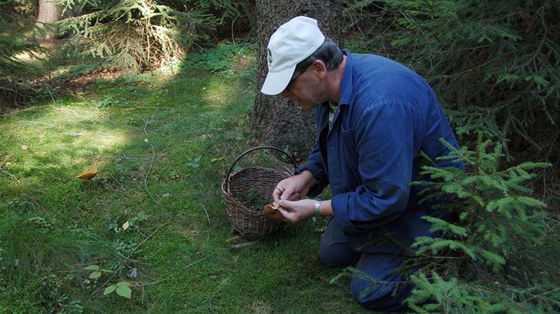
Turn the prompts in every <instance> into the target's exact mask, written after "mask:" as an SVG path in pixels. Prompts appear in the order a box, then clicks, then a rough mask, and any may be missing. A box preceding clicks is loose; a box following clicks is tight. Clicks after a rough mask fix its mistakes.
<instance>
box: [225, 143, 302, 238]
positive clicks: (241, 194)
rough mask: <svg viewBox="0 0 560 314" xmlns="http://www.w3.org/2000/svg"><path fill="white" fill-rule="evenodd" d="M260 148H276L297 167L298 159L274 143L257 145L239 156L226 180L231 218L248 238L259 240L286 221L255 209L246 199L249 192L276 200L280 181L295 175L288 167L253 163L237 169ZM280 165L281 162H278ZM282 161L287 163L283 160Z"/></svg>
mask: <svg viewBox="0 0 560 314" xmlns="http://www.w3.org/2000/svg"><path fill="white" fill-rule="evenodd" d="M257 150H275V151H278V152H281V153H283V154H284V155H286V156H287V157H288V159H289V160H290V162H291V163H292V165H293V166H294V169H295V168H296V162H295V161H294V159H293V157H292V156H290V155H288V154H287V153H286V152H284V151H283V150H281V149H279V148H276V147H273V146H259V147H253V148H251V149H249V150H247V151H245V152H244V153H242V154H241V155H239V157H237V158H236V159H235V161H234V162H233V163H232V166H231V168H230V169H229V172H228V174H227V176H226V177H225V178H224V179H223V181H222V192H223V193H224V200H225V202H226V206H227V217H228V220H229V222H230V224H231V226H232V227H233V229H234V230H235V231H237V232H239V234H240V235H241V236H242V237H244V238H248V239H257V238H260V237H263V236H265V235H267V234H270V233H274V232H276V231H278V230H280V229H281V228H282V227H284V225H285V223H284V222H275V221H271V220H269V219H267V218H266V216H265V215H264V213H263V212H262V210H261V208H251V207H249V206H248V204H246V203H245V202H244V201H243V200H245V199H246V198H247V194H248V193H257V194H258V198H259V199H262V200H267V201H268V202H269V203H272V201H273V199H272V192H273V191H274V188H275V187H276V184H278V182H279V181H281V180H283V179H285V178H287V177H289V176H291V175H292V173H293V170H292V172H290V171H289V169H288V168H287V167H285V166H279V167H278V169H277V168H269V167H261V166H252V167H247V168H243V169H241V170H239V171H233V169H234V167H235V165H236V164H237V163H238V162H239V160H240V159H241V158H243V157H245V156H246V155H248V154H249V153H251V152H254V151H257ZM278 163H279V164H280V163H281V162H280V161H278ZM282 164H284V163H283V162H282Z"/></svg>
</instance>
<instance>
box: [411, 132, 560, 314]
mask: <svg viewBox="0 0 560 314" xmlns="http://www.w3.org/2000/svg"><path fill="white" fill-rule="evenodd" d="M446 145H448V144H447V143H446ZM448 146H449V148H450V149H451V150H452V152H451V153H450V155H449V156H447V157H444V158H445V159H453V160H462V161H463V162H464V163H465V165H466V166H467V169H468V171H467V173H463V172H461V171H457V169H456V168H436V167H430V166H427V167H424V169H423V172H422V175H424V176H427V177H429V178H430V179H431V181H429V182H428V183H426V182H422V183H419V182H418V183H416V184H418V185H420V186H422V187H425V190H424V196H425V198H424V200H423V201H424V202H432V203H435V204H436V208H437V209H438V210H437V212H439V213H442V212H446V213H448V212H451V213H452V214H453V215H454V217H456V219H451V220H449V219H448V220H443V219H440V218H437V217H435V216H437V215H438V213H437V212H436V213H435V215H434V217H425V219H426V220H428V221H430V222H431V223H432V224H433V227H432V230H433V231H434V232H435V234H436V235H437V236H434V237H420V238H418V239H417V240H416V242H415V243H414V245H413V246H414V247H415V248H416V249H417V251H416V253H417V259H416V260H415V263H417V264H416V265H417V266H419V267H420V273H419V274H418V275H416V276H414V277H413V281H414V282H415V283H416V284H417V288H416V290H415V291H414V295H413V297H412V298H411V299H410V300H409V302H410V303H411V304H412V306H413V307H414V308H415V309H416V310H418V311H419V312H432V311H436V312H454V313H455V312H472V313H494V312H503V311H504V310H505V309H511V308H512V305H511V304H509V305H507V306H506V304H504V303H503V296H500V297H498V296H496V294H500V295H501V294H508V293H509V294H514V292H512V291H510V290H511V289H512V288H511V287H508V286H502V287H497V286H496V282H497V283H498V284H499V283H500V282H502V281H503V274H504V273H505V272H507V270H508V268H509V267H514V266H512V264H511V263H510V261H509V260H510V258H511V257H512V256H514V255H515V254H516V252H518V251H519V250H520V248H523V247H530V248H532V249H534V248H535V247H536V246H539V245H540V244H541V243H542V239H543V237H544V236H545V234H546V231H547V224H546V222H545V217H546V215H545V211H544V210H543V209H544V208H546V204H545V203H543V202H541V201H539V200H537V199H535V198H533V197H531V192H532V191H531V189H529V188H528V187H527V185H528V184H529V182H530V180H531V179H533V178H534V174H532V172H533V171H535V170H537V169H540V168H545V167H549V166H550V165H549V164H545V163H532V162H525V163H522V164H519V165H516V166H513V167H510V168H508V169H505V170H500V168H499V161H500V159H501V158H503V154H502V151H501V147H500V145H495V146H494V147H493V146H492V145H491V142H490V141H488V140H487V141H484V140H483V138H482V136H479V138H478V142H477V147H476V149H475V150H474V151H469V150H468V149H467V148H465V147H463V148H462V149H460V150H457V149H455V148H453V147H452V146H450V145H448ZM489 278H494V280H495V281H494V282H491V281H487V280H490V279H489ZM427 300H430V301H435V303H430V304H427V305H423V306H420V305H418V304H421V303H422V302H424V301H427ZM553 300H556V302H557V301H558V300H560V299H553ZM551 302H552V301H551ZM529 303H530V302H529ZM415 304H416V305H415ZM545 304H548V305H550V303H547V302H545ZM518 306H519V305H518ZM520 311H521V310H520ZM512 312H516V310H515V307H514V309H513V310H512ZM521 312H522V311H521Z"/></svg>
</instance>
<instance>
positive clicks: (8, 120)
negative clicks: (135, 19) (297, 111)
mask: <svg viewBox="0 0 560 314" xmlns="http://www.w3.org/2000/svg"><path fill="white" fill-rule="evenodd" d="M220 49H221V50H220ZM224 50H226V51H227V54H224V55H226V56H229V58H230V59H227V60H226V61H228V62H229V63H221V64H220V66H219V67H217V68H216V67H214V68H212V69H210V70H208V66H205V63H204V61H205V59H204V57H201V56H198V57H193V58H192V60H194V62H190V63H187V62H185V63H184V64H183V65H182V66H181V67H180V68H179V69H178V70H177V71H176V72H175V73H174V74H173V75H163V74H161V73H152V74H149V75H145V76H141V77H135V76H128V77H127V76H123V77H119V78H114V79H99V80H97V81H95V82H94V84H93V85H92V86H91V87H90V88H88V89H87V91H86V92H81V93H74V94H73V95H71V96H65V97H62V98H57V99H55V98H53V99H51V100H50V101H49V102H48V103H47V104H44V105H40V106H34V107H30V108H28V109H26V110H22V111H20V112H15V113H11V114H8V115H5V116H2V117H0V136H1V141H0V163H1V164H0V165H1V166H2V167H1V169H2V171H0V267H1V269H0V273H1V275H0V312H5V313H47V312H62V313H80V312H84V313H116V312H148V313H177V312H189V313H208V312H217V313H275V312H285V313H359V312H361V311H363V310H362V309H361V308H360V307H359V306H358V305H357V303H355V301H354V300H353V299H352V297H351V296H350V294H349V292H348V282H345V281H344V280H345V279H343V280H339V281H337V282H335V283H331V279H333V278H334V277H335V276H336V275H338V274H339V273H340V271H341V270H340V269H330V268H327V267H325V266H323V265H322V264H321V263H320V261H319V258H318V254H317V250H318V243H319V239H320V232H319V231H318V230H319V228H320V225H319V226H318V225H313V224H312V223H311V222H309V223H302V224H299V225H290V226H287V227H286V228H284V229H283V230H282V231H281V232H280V233H278V234H276V235H273V236H270V237H268V238H266V239H263V240H261V241H258V242H257V243H255V244H253V245H250V246H246V247H242V248H239V249H232V248H231V247H230V246H231V245H232V244H237V243H243V242H244V241H245V240H243V239H238V240H233V241H231V240H230V238H231V237H232V235H233V234H232V229H231V226H230V224H229V222H228V220H227V216H226V207H225V204H224V201H223V195H222V192H221V188H220V183H221V180H222V178H223V177H224V175H225V173H226V171H227V170H228V169H229V167H230V165H231V162H232V161H233V160H234V159H235V157H237V156H238V155H239V154H240V153H241V152H243V151H245V150H246V149H248V148H249V147H251V146H252V144H251V141H250V135H249V133H248V131H247V125H246V122H247V116H248V114H249V112H250V110H251V108H252V106H253V101H254V97H255V92H256V86H255V81H254V78H255V77H256V72H255V69H254V52H253V51H252V50H251V48H250V46H232V45H229V46H223V47H221V48H218V50H216V51H217V52H223V51H224ZM216 51H215V52H214V54H212V55H215V54H216V53H217V52H216ZM222 59H223V58H222ZM92 168H95V169H97V170H98V174H97V176H96V177H95V178H94V179H93V180H91V181H89V182H84V181H81V180H78V179H77V178H76V176H77V175H79V174H80V173H82V172H84V171H87V170H89V169H92ZM89 266H96V267H98V268H100V269H103V270H104V271H102V272H100V273H98V274H93V273H94V271H93V270H92V269H93V268H88V269H86V268H87V267H89ZM98 275H99V276H98ZM123 281H124V282H128V283H130V284H131V288H132V290H131V298H130V299H128V298H125V297H121V296H119V295H117V293H116V292H113V293H110V294H108V295H104V291H105V289H106V288H107V287H109V286H111V285H116V284H117V283H119V282H123Z"/></svg>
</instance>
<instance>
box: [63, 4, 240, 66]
mask: <svg viewBox="0 0 560 314" xmlns="http://www.w3.org/2000/svg"><path fill="white" fill-rule="evenodd" d="M63 3H64V4H65V5H66V9H67V10H70V9H74V10H75V8H76V7H79V8H80V10H79V14H78V16H76V17H71V18H67V19H65V20H63V21H62V22H61V26H62V30H63V32H64V31H69V32H74V33H76V35H75V36H73V37H71V40H70V41H69V44H70V45H71V46H73V47H74V48H75V52H83V53H84V54H85V55H90V56H95V57H99V58H103V59H104V60H105V63H108V64H109V65H111V66H115V67H119V68H121V69H128V70H134V71H141V70H145V69H152V68H155V67H160V66H162V65H170V64H176V63H177V61H178V60H179V59H180V58H181V56H182V55H183V54H184V53H185V52H186V51H188V50H189V48H190V47H191V46H192V45H193V44H195V43H201V42H204V41H207V40H208V39H209V38H210V35H211V33H212V31H214V30H215V29H216V27H217V26H218V25H219V24H220V23H223V22H224V21H225V20H226V19H234V18H236V17H238V16H239V15H240V11H239V10H238V8H239V9H243V8H244V6H245V5H246V2H240V3H234V2H232V1H229V0H212V1H204V0H197V1H155V0H120V1H110V2H99V1H88V0H76V1H75V0H65V1H63Z"/></svg>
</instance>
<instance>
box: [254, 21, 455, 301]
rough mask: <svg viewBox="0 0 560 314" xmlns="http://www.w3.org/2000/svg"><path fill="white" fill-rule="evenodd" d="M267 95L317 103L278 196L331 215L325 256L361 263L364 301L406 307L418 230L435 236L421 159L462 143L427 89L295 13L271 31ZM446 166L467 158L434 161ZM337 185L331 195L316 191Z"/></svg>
mask: <svg viewBox="0 0 560 314" xmlns="http://www.w3.org/2000/svg"><path fill="white" fill-rule="evenodd" d="M268 67H269V72H268V74H267V77H266V80H265V82H264V84H263V86H262V90H261V91H262V92H263V93H264V94H268V95H277V94H282V95H283V96H284V97H290V98H292V99H293V100H294V101H296V102H297V103H298V104H299V105H301V106H302V107H303V108H304V109H307V110H309V109H314V110H315V123H316V126H317V130H318V137H317V141H316V144H315V146H314V149H313V151H312V152H311V154H310V156H309V160H308V161H307V163H306V164H304V165H303V166H302V167H300V168H298V169H297V170H296V174H295V175H294V176H293V177H290V178H288V179H285V180H283V181H281V182H279V183H278V185H277V186H276V188H275V190H274V192H273V198H274V200H275V201H277V202H279V204H280V206H281V208H280V211H281V212H282V214H283V216H284V218H285V219H286V220H288V221H290V222H293V223H296V222H299V221H302V220H305V219H308V218H310V217H313V216H331V217H332V219H331V220H330V222H329V224H328V226H327V229H326V231H325V233H324V235H323V237H322V239H321V244H320V249H319V251H320V252H319V253H320V257H321V259H322V261H323V262H324V263H325V264H327V265H329V266H354V267H355V269H356V270H357V271H356V272H355V274H354V275H353V278H352V282H351V291H352V294H353V295H354V297H355V298H356V299H357V300H358V301H359V302H360V304H361V305H362V306H364V307H367V308H370V309H376V310H383V311H391V310H399V309H402V308H403V307H405V305H404V303H403V301H404V300H405V299H406V298H407V297H408V296H409V295H410V292H411V290H412V285H411V284H409V283H408V282H407V278H406V276H405V275H403V272H402V270H401V269H400V268H401V267H402V266H403V262H404V261H405V260H406V257H407V256H410V255H411V254H413V253H412V250H411V249H410V245H411V244H412V243H413V242H414V239H415V238H416V237H418V236H429V235H430V232H429V228H430V224H429V223H428V222H426V221H425V220H423V219H422V216H425V215H428V214H430V208H429V207H428V205H423V204H418V203H419V198H420V197H419V196H418V192H419V191H418V190H419V189H420V188H419V187H417V186H411V184H410V183H411V182H412V181H416V180H420V177H419V171H420V167H421V165H420V163H421V161H422V160H426V159H423V158H421V157H420V155H423V156H428V157H429V159H430V160H432V161H436V158H437V157H439V156H445V155H447V154H448V148H447V147H446V146H445V145H443V144H442V143H441V142H440V139H442V138H443V139H445V140H446V141H447V142H449V143H451V144H452V145H455V146H457V144H456V140H455V137H454V135H453V132H452V130H451V128H450V126H449V123H448V121H447V120H446V118H445V116H444V113H443V111H442V108H441V107H440V105H439V103H438V100H437V98H436V96H435V94H434V92H433V91H432V89H431V88H430V86H429V85H428V84H427V83H426V82H425V81H424V79H422V78H421V77H420V76H419V75H417V74H416V73H414V72H413V71H412V70H410V69H409V68H407V67H405V66H403V65H401V64H399V63H397V62H394V61H391V60H389V59H387V58H384V57H381V56H377V55H365V54H353V53H350V52H348V51H342V50H341V49H339V48H338V46H337V45H336V44H335V43H334V42H333V41H332V40H331V39H329V38H326V37H325V36H324V35H323V34H322V32H321V31H320V29H319V28H318V26H317V21H316V20H314V19H311V18H308V17H302V16H299V17H296V18H294V19H292V20H290V21H289V22H287V23H285V24H284V25H282V26H280V27H279V28H278V30H277V31H276V32H275V33H274V34H273V35H272V36H271V38H270V41H269V44H268ZM436 163H437V164H438V165H439V166H449V165H453V166H456V167H459V168H461V169H462V167H463V166H462V165H461V164H453V163H452V162H449V161H439V160H438V161H436ZM327 185H330V188H331V194H332V198H331V199H330V200H325V201H321V200H315V199H309V198H305V199H303V197H314V196H317V195H318V194H320V193H321V192H322V191H323V189H324V188H325V187H326V186H327Z"/></svg>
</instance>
